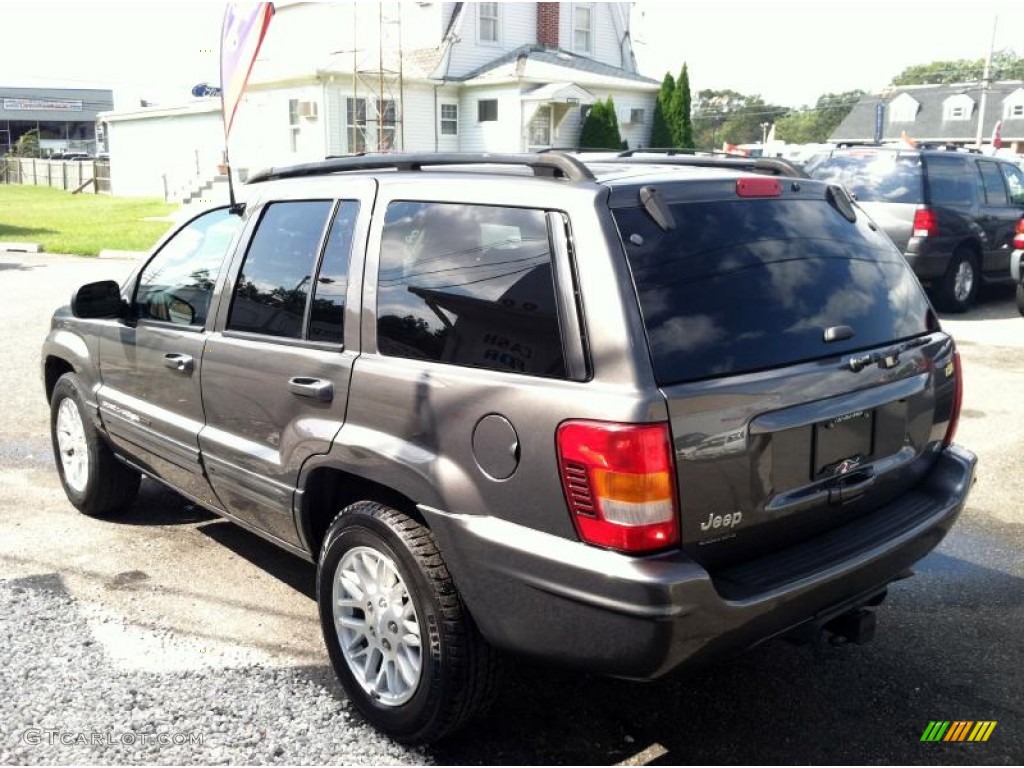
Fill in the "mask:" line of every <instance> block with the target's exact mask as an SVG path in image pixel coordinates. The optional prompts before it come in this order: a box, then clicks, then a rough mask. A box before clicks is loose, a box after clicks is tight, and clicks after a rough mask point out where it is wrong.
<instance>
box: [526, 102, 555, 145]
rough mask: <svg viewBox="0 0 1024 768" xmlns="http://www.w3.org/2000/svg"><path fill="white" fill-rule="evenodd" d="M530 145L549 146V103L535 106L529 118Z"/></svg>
mask: <svg viewBox="0 0 1024 768" xmlns="http://www.w3.org/2000/svg"><path fill="white" fill-rule="evenodd" d="M530 146H531V147H550V146H551V105H549V104H544V105H543V106H540V107H537V111H536V112H535V113H534V115H533V119H532V120H530Z"/></svg>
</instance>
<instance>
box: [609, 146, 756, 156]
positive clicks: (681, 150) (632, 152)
mask: <svg viewBox="0 0 1024 768" xmlns="http://www.w3.org/2000/svg"><path fill="white" fill-rule="evenodd" d="M640 153H643V154H645V155H667V156H669V157H675V156H677V155H682V156H684V157H713V156H716V155H722V156H725V157H741V155H733V154H729V153H728V152H723V151H722V150H720V149H697V147H637V148H636V149H624V150H622V151H621V152H619V154H618V155H617V156H618V157H634V156H636V155H638V154H640Z"/></svg>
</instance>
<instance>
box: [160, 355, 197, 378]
mask: <svg viewBox="0 0 1024 768" xmlns="http://www.w3.org/2000/svg"><path fill="white" fill-rule="evenodd" d="M195 367H196V364H195V360H193V359H192V356H191V355H179V354H178V353H176V352H168V353H167V354H166V355H164V368H170V369H172V370H175V371H181V372H182V373H192V369H193V368H195Z"/></svg>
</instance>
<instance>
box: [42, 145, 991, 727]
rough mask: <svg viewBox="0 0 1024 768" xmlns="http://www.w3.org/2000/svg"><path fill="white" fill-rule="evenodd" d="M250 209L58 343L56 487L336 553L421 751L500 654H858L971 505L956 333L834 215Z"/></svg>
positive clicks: (678, 198)
mask: <svg viewBox="0 0 1024 768" xmlns="http://www.w3.org/2000/svg"><path fill="white" fill-rule="evenodd" d="M762 171H763V172H764V173H761V172H762ZM248 192H249V194H248V201H247V204H246V205H245V207H244V211H240V210H238V208H237V207H236V208H235V209H233V210H229V209H219V210H213V211H210V212H208V213H204V214H202V215H200V216H198V217H196V218H195V219H193V220H191V221H190V222H188V223H187V224H185V225H184V226H182V227H181V228H179V229H178V230H177V231H175V232H173V233H171V234H170V235H169V236H168V237H167V238H165V239H164V241H163V242H162V243H161V244H160V245H158V246H157V247H156V249H155V250H154V252H153V254H152V255H151V256H150V257H149V258H148V259H147V260H146V261H145V262H144V263H143V264H142V265H141V267H140V268H139V269H138V271H137V272H136V273H135V274H134V275H133V276H132V277H131V278H129V279H128V280H127V282H125V284H124V285H123V286H117V285H116V284H114V283H109V282H108V283H96V284H91V285H87V286H84V287H83V288H81V289H79V291H78V292H77V293H76V295H75V296H74V298H73V301H72V303H71V305H70V307H68V308H64V309H60V310H58V311H57V313H56V314H55V315H54V318H53V325H52V331H51V333H50V334H49V336H48V338H47V339H46V342H45V344H44V347H43V355H42V358H43V373H44V379H45V387H46V395H47V397H48V398H49V401H50V403H51V407H52V430H53V446H54V452H55V455H56V457H57V466H58V469H59V472H60V478H61V481H62V483H63V485H64V488H65V490H66V491H67V495H68V497H69V499H70V500H71V502H72V503H73V504H74V505H75V506H76V507H78V508H79V509H80V510H81V511H82V512H84V513H86V514H89V515H94V516H113V515H116V514H117V513H119V512H121V511H123V510H124V509H125V508H126V507H128V506H129V505H131V503H132V500H133V498H134V496H135V493H136V490H137V488H138V485H139V478H140V475H142V474H145V475H146V476H148V477H150V478H153V479H154V480H157V481H159V482H162V483H165V484H167V485H169V486H170V487H172V488H174V489H176V490H177V491H179V492H180V493H181V494H182V495H184V496H186V497H188V498H189V499H191V500H193V501H194V502H197V503H199V504H202V505H203V506H204V507H206V508H208V509H210V510H212V511H213V512H215V513H217V514H218V515H222V516H224V517H226V518H228V519H229V520H232V521H234V522H236V523H238V524H239V525H241V526H243V527H245V528H247V529H249V530H251V531H253V532H255V533H257V534H259V535H261V536H264V537H266V538H267V539H269V540H271V541H272V542H274V543H276V544H278V545H279V546H281V547H282V548H284V549H286V550H288V551H289V552H292V553H295V554H296V555H299V556H301V557H304V558H307V559H308V560H310V561H312V562H315V563H316V566H317V599H318V602H319V609H320V616H321V620H322V625H323V633H324V640H325V643H326V647H327V651H328V654H329V655H330V658H331V661H332V663H333V665H334V668H335V670H336V672H337V674H338V677H339V678H340V680H341V683H342V684H343V686H344V688H345V690H346V692H347V693H348V695H349V697H350V698H351V701H352V702H353V704H354V705H355V706H356V707H357V708H358V710H359V711H360V712H361V713H362V714H363V715H364V716H365V717H366V719H367V720H369V721H370V722H371V723H373V724H374V725H375V726H377V727H378V728H380V729H381V730H383V731H385V732H387V733H389V734H391V735H392V736H394V737H395V738H397V739H400V740H403V741H406V742H423V741H429V740H432V739H437V738H440V737H441V736H443V735H445V734H447V733H450V732H452V731H453V730H455V729H456V728H458V727H460V726H461V725H463V724H464V723H466V722H467V721H468V720H469V719H470V718H471V717H472V716H473V715H475V714H478V713H479V712H481V711H482V710H483V709H484V707H485V705H486V704H487V702H488V701H489V699H490V698H491V696H492V694H493V692H494V690H495V685H496V681H497V676H498V670H499V659H500V658H501V657H502V656H504V653H501V655H500V656H499V652H511V653H515V654H523V655H528V656H532V657H535V658H540V659H545V660H548V661H552V662H556V663H559V664H564V665H571V666H574V667H577V668H580V669H585V670H590V671H596V672H599V673H604V674H608V675H614V676H620V677H625V678H632V679H637V680H643V679H650V678H654V677H657V676H659V675H663V674H665V673H666V672H668V671H669V670H672V669H673V668H675V667H677V666H678V665H680V664H682V663H684V662H686V663H696V662H699V661H702V660H705V659H711V658H715V657H719V656H721V655H722V654H726V653H730V652H735V651H738V650H742V649H744V648H747V647H749V646H751V645H753V644H755V643H758V642H761V641H763V640H765V639H766V638H769V637H773V636H779V635H788V636H792V637H797V636H799V637H804V638H809V637H813V636H817V635H818V634H820V632H821V631H822V630H824V631H827V632H831V633H835V634H837V635H839V636H841V637H845V638H847V639H851V640H855V641H865V640H867V639H868V638H869V636H870V634H871V632H872V629H873V616H874V614H873V613H872V612H870V611H869V610H868V607H870V606H873V605H877V604H878V603H879V602H881V600H882V599H883V598H884V596H885V591H886V587H887V585H889V584H890V583H891V582H892V581H894V580H896V579H899V578H902V577H904V576H906V575H908V573H909V569H910V567H911V566H912V565H913V564H914V563H915V562H916V561H917V560H919V559H920V558H921V557H923V556H924V555H925V554H927V553H928V552H929V551H931V550H932V549H933V548H934V547H935V546H936V545H937V544H938V543H939V542H940V541H941V540H942V538H943V536H944V535H945V534H946V532H947V531H948V530H949V528H950V526H952V524H953V522H954V521H955V519H956V518H957V516H958V515H959V513H960V512H961V510H962V509H963V507H964V504H965V500H966V497H967V493H968V490H969V488H970V485H971V481H972V477H973V473H974V466H975V461H976V460H975V457H974V456H973V455H972V454H971V453H969V452H968V451H966V450H964V449H962V448H959V447H957V446H955V445H954V444H953V442H952V441H953V435H954V432H955V430H956V425H957V420H958V416H959V409H960V400H961V374H960V367H959V358H958V355H957V353H956V350H955V347H954V344H953V340H952V338H951V337H950V336H949V335H947V334H946V333H944V332H943V330H942V328H941V327H940V325H939V322H938V320H937V319H936V315H935V313H934V312H933V310H932V308H931V306H930V304H929V302H928V300H927V298H926V297H925V295H924V293H923V292H922V290H921V287H920V285H919V283H918V281H917V279H916V278H915V277H914V275H913V273H912V272H911V270H910V269H909V268H908V267H907V265H906V263H905V262H904V260H903V258H902V257H901V255H900V253H899V251H897V250H896V249H895V248H894V247H893V245H892V243H891V242H890V240H889V239H888V238H887V237H885V235H884V234H883V233H882V232H880V231H879V230H878V228H877V227H876V226H875V225H874V224H873V223H871V222H870V221H869V220H868V219H867V217H866V216H864V215H863V213H861V212H860V211H859V210H858V209H857V207H856V206H855V205H854V204H853V203H852V202H851V200H850V199H849V197H847V195H846V194H845V192H844V191H843V190H842V188H840V187H837V186H830V185H828V184H825V183H823V182H817V181H811V180H808V179H805V178H801V177H799V175H798V174H797V173H795V172H794V173H792V174H789V173H788V172H787V171H786V167H785V165H784V164H781V163H774V164H773V163H769V164H763V165H762V166H758V165H757V164H753V165H750V164H747V165H738V166H736V167H732V166H730V164H729V163H728V162H727V161H722V160H720V159H718V158H709V159H701V158H692V157H691V158H686V157H680V158H670V157H665V158H658V157H648V158H643V159H641V158H620V159H613V160H609V161H606V162H601V163H594V164H591V165H584V164H582V163H581V162H580V161H579V160H578V159H576V158H574V157H572V156H569V155H563V154H559V153H546V154H540V155H510V156H492V155H455V156H446V155H434V156H432V155H422V156H409V155H392V156H382V157H355V158H344V159H334V160H327V161H324V162H321V163H314V164H309V165H303V166H296V167H291V168H284V169H272V170H270V171H267V172H264V173H262V174H259V175H257V176H255V177H254V178H252V179H251V180H250V184H249V185H248Z"/></svg>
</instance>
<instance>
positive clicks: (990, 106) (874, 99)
mask: <svg viewBox="0 0 1024 768" xmlns="http://www.w3.org/2000/svg"><path fill="white" fill-rule="evenodd" d="M1021 88H1024V81H1020V80H1010V81H1005V82H998V83H992V84H991V85H990V86H989V89H988V97H987V100H986V104H985V119H984V122H983V124H982V125H983V135H984V138H985V140H988V139H989V137H990V136H991V134H992V129H993V127H994V126H995V124H996V122H997V121H999V120H1002V121H1003V126H1002V130H1001V135H1002V138H1003V141H1021V140H1024V116H1022V117H1019V118H1007V117H1004V114H1003V101H1004V99H1006V98H1007V97H1008V96H1010V95H1011V94H1013V93H1015V92H1016V91H1017V90H1018V89H1021ZM903 94H907V95H908V96H911V97H913V98H914V99H915V100H916V101H917V102H918V103H919V104H920V107H919V108H918V110H917V114H916V116H915V117H914V120H913V121H907V122H902V121H901V122H893V121H891V120H890V115H891V113H890V111H889V109H888V107H889V105H890V104H891V103H892V102H893V101H894V100H895V99H896V98H897V97H899V96H901V95H903ZM958 94H964V95H967V96H969V97H970V98H971V99H972V100H973V101H974V108H973V110H972V113H971V116H970V119H966V120H963V119H962V120H946V119H944V117H945V116H944V112H943V104H944V102H945V101H946V99H948V98H949V97H950V96H956V95H958ZM878 104H883V105H885V107H886V111H885V114H884V115H883V120H882V141H897V140H899V138H900V136H901V135H902V133H903V132H904V131H906V133H907V135H908V136H910V137H911V138H913V139H915V140H917V141H936V142H940V141H946V142H973V141H974V140H975V138H976V137H977V133H978V110H979V108H980V105H981V85H980V83H964V84H954V85H914V86H903V87H894V88H892V89H889V90H887V91H885V92H883V93H880V94H879V93H875V94H867V95H865V96H862V97H861V99H860V101H858V102H857V104H856V105H855V106H854V108H853V109H852V110H851V111H850V114H849V115H847V116H846V119H845V120H843V122H842V123H840V124H839V127H838V128H836V130H835V131H834V132H833V133H832V136H831V137H830V139H829V140H830V141H833V142H837V143H840V142H851V143H857V142H863V143H872V142H874V140H875V114H876V109H877V105H878Z"/></svg>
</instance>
